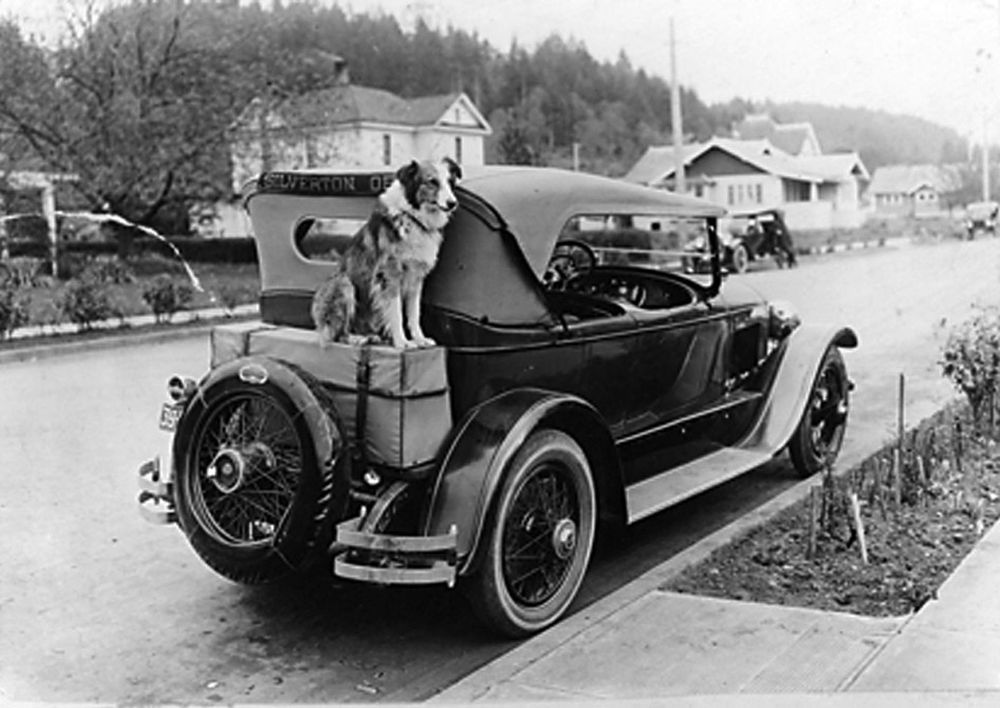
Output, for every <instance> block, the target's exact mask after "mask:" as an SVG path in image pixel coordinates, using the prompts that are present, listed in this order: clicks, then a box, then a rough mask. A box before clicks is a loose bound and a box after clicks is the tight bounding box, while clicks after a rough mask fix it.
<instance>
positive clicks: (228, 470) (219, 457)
mask: <svg viewBox="0 0 1000 708" xmlns="http://www.w3.org/2000/svg"><path fill="white" fill-rule="evenodd" d="M275 464H276V460H275V457H274V453H273V452H271V449H270V448H269V447H268V446H267V445H265V444H264V443H261V442H252V443H249V444H248V445H245V446H244V447H242V448H233V447H227V448H223V449H221V450H219V452H218V453H216V455H215V457H214V458H212V462H211V463H210V464H209V465H208V467H207V468H206V470H205V476H206V477H208V479H210V480H211V481H212V484H213V485H215V488H216V489H218V490H219V491H220V492H222V493H223V494H232V493H233V492H235V491H237V490H239V489H240V488H241V487H242V486H243V484H244V482H245V481H246V471H247V469H248V468H253V467H255V466H263V468H264V469H268V470H269V469H272V468H274V466H275Z"/></svg>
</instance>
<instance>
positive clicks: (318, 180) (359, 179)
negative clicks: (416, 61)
mask: <svg viewBox="0 0 1000 708" xmlns="http://www.w3.org/2000/svg"><path fill="white" fill-rule="evenodd" d="M394 178H395V176H394V175H393V173H391V172H384V173H380V172H366V173H355V174H322V173H311V172H264V173H263V174H261V175H260V177H258V178H257V189H258V190H259V191H261V192H271V193H278V194H296V195H302V196H312V195H315V196H325V197H376V196H378V195H379V194H381V193H382V192H384V191H385V190H386V189H387V188H388V187H389V185H390V184H392V180H393V179H394Z"/></svg>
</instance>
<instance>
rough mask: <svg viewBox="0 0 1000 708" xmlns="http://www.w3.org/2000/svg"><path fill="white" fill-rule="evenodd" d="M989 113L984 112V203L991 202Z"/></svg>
mask: <svg viewBox="0 0 1000 708" xmlns="http://www.w3.org/2000/svg"><path fill="white" fill-rule="evenodd" d="M988 126H989V111H988V110H984V111H983V201H984V202H988V201H989V200H990V141H989V130H988Z"/></svg>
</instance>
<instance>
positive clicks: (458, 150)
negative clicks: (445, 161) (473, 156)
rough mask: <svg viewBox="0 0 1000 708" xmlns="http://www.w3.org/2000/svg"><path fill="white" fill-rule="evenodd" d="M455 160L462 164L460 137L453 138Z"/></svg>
mask: <svg viewBox="0 0 1000 708" xmlns="http://www.w3.org/2000/svg"><path fill="white" fill-rule="evenodd" d="M455 162H457V163H458V164H460V165H461V164H462V138H461V136H459V137H457V138H455Z"/></svg>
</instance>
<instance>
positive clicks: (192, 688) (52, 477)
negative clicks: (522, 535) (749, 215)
mask: <svg viewBox="0 0 1000 708" xmlns="http://www.w3.org/2000/svg"><path fill="white" fill-rule="evenodd" d="M998 254H1000V240H982V241H976V242H973V243H963V244H959V243H947V244H941V245H936V246H926V247H912V248H906V249H900V250H888V249H887V250H879V251H873V252H868V253H849V254H844V255H843V256H837V257H832V258H827V259H824V260H821V261H820V260H813V261H808V260H807V261H806V262H805V264H804V265H803V266H802V267H801V268H799V269H796V270H792V271H777V270H768V271H765V272H756V273H750V274H747V275H745V276H741V278H743V279H744V280H745V282H747V283H750V284H752V285H753V286H755V287H758V288H759V289H760V290H762V291H763V292H765V293H767V294H768V295H769V296H771V297H781V298H786V299H788V300H791V301H794V302H795V303H796V304H797V305H798V307H799V310H800V311H801V312H802V314H803V316H804V318H805V319H808V320H820V319H824V320H834V321H843V322H848V323H851V324H852V325H854V326H855V327H856V329H857V330H858V332H859V335H860V338H861V341H862V347H861V348H860V349H859V350H857V351H855V352H849V353H848V354H847V360H848V366H849V368H850V370H851V375H852V377H853V378H854V379H855V381H856V382H857V383H858V389H857V391H856V396H855V399H854V400H855V407H854V411H853V412H852V421H851V426H850V433H849V436H848V440H847V447H846V448H845V451H844V458H845V459H847V460H850V459H851V458H852V456H854V457H856V456H857V455H858V454H859V452H858V451H859V450H861V449H863V448H864V447H865V446H870V445H871V444H873V442H880V441H882V440H884V439H887V438H888V437H889V435H890V432H891V430H892V426H893V421H894V406H895V390H896V376H897V374H898V373H899V372H903V373H905V374H906V376H907V381H908V383H907V389H908V391H909V394H910V396H909V402H908V408H907V417H908V419H910V420H913V421H915V420H917V419H918V418H919V417H921V416H923V415H926V414H928V413H930V412H931V411H933V410H934V409H935V408H936V407H938V406H939V405H940V404H941V403H942V402H943V401H945V400H947V399H948V398H949V397H950V396H951V395H952V394H951V391H950V389H949V387H948V385H947V384H946V383H945V382H944V381H942V380H941V379H940V377H939V376H938V374H937V371H936V368H935V365H934V362H935V361H936V358H937V355H938V351H939V350H940V345H941V341H942V340H941V332H942V330H941V329H940V327H939V325H940V323H941V322H942V320H947V321H954V320H956V319H959V318H961V317H963V316H964V315H965V314H966V313H967V311H968V307H969V304H970V303H971V302H972V301H974V300H976V299H986V300H988V299H992V300H993V301H996V300H998V299H1000V288H998V287H997V286H998V284H1000V256H998ZM206 361H207V351H206V342H205V341H204V339H201V338H197V339H185V340H183V341H178V342H172V343H167V344H159V345H152V346H141V347H130V348H126V349H121V350H116V351H103V352H94V353H88V354H77V355H74V356H73V357H72V358H55V359H49V360H45V361H42V362H38V363H34V364H8V365H4V366H2V367H0V391H2V392H3V399H2V401H0V475H2V477H0V480H2V484H3V490H2V494H0V700H3V699H7V700H25V701H33V700H38V701H59V702H67V701H102V702H128V703H145V702H156V703H174V702H176V703H188V702H196V703H207V702H254V703H268V702H281V703H291V702H323V703H331V702H374V701H386V700H389V701H402V700H417V699H420V698H423V697H426V696H428V695H431V694H433V693H434V692H435V691H436V690H439V689H440V688H442V687H444V686H446V685H448V684H449V683H450V682H452V681H454V680H456V679H458V678H460V677H461V676H463V675H464V674H466V673H468V672H469V671H472V670H474V669H475V668H476V667H478V666H479V665H481V664H483V663H485V662H487V661H489V660H490V659H491V658H493V657H495V656H497V655H498V654H499V653H502V652H503V651H505V650H507V649H508V648H510V647H511V646H513V645H512V644H510V643H507V642H497V641H496V640H493V639H491V638H489V637H488V636H485V635H484V634H483V633H482V632H481V631H480V630H479V628H478V627H477V625H476V624H475V623H474V622H473V621H472V619H471V617H470V615H469V612H468V610H467V608H466V607H465V605H464V603H463V602H462V600H461V597H460V596H459V595H458V594H457V593H453V592H449V591H446V590H443V589H419V590H413V589H405V590H404V589H385V590H375V589H372V588H368V587H358V586H353V585H350V584H338V583H336V582H334V581H333V580H331V579H329V578H326V577H316V578H313V579H312V582H308V583H302V584H300V585H298V586H296V587H280V588H270V589H247V588H242V587H239V586H235V585H232V584H230V583H228V582H226V581H224V580H222V579H220V578H218V577H217V576H215V575H214V574H213V573H212V572H211V571H209V570H208V569H207V568H206V567H205V566H204V565H202V563H201V562H200V561H199V560H198V559H197V558H196V557H195V556H194V554H193V553H192V552H191V551H190V549H189V548H188V547H187V545H186V542H185V540H184V539H183V537H182V536H181V535H180V533H179V532H178V531H177V530H176V529H174V528H159V527H153V526H149V525H147V524H145V523H144V522H142V521H141V520H140V519H139V518H138V515H137V514H136V512H135V509H134V497H135V486H134V485H135V482H134V468H135V466H136V465H137V463H138V462H139V461H141V460H142V459H145V458H146V457H148V456H149V455H150V454H151V453H152V452H154V451H156V450H157V449H160V448H161V447H162V446H163V444H164V443H165V442H166V437H165V436H164V435H163V434H161V433H159V432H158V431H157V430H156V427H155V414H156V411H157V409H158V406H159V403H160V402H161V400H162V391H163V382H164V381H165V379H166V377H167V376H168V375H169V374H171V373H174V372H183V373H190V374H198V373H201V372H202V371H203V369H204V367H205V364H206ZM794 481H795V480H794V479H793V478H792V477H791V475H790V473H789V472H788V469H787V465H786V463H785V462H784V461H783V460H781V459H779V460H777V461H776V462H775V463H773V464H771V465H769V466H766V467H764V468H762V469H761V470H759V471H758V472H755V473H754V474H752V475H748V476H747V477H745V478H743V479H740V480H737V481H736V482H734V483H731V484H730V485H727V486H726V487H723V488H721V489H719V490H716V491H713V492H711V493H709V494H708V495H704V496H703V497H700V498H699V499H697V500H696V502H695V503H692V504H688V505H685V506H683V507H680V508H678V509H676V510H673V511H672V512H670V513H668V514H665V515H662V516H661V517H658V518H654V519H651V520H648V521H647V522H643V523H642V524H640V525H638V526H636V527H635V528H633V529H631V530H630V532H629V534H628V536H627V538H626V539H624V540H622V541H617V542H614V543H612V544H609V546H608V547H606V548H604V549H602V551H601V552H600V553H599V554H598V556H597V558H596V560H595V563H594V564H593V566H592V569H591V573H590V575H589V576H588V580H587V582H586V584H585V586H584V590H583V593H582V596H581V602H580V603H579V606H581V607H583V606H585V605H586V604H587V603H588V602H589V601H592V600H593V599H595V598H597V597H599V596H602V595H604V594H607V593H608V592H610V591H612V590H614V589H616V588H617V587H619V586H620V585H621V584H623V583H625V582H627V581H628V580H629V579H630V578H633V577H636V576H637V575H639V574H641V573H642V572H644V571H645V570H647V569H648V568H650V567H652V566H653V565H655V564H656V563H658V562H660V561H661V560H664V559H666V558H668V557H669V556H671V555H673V554H674V553H676V552H678V551H679V550H681V549H683V548H684V547H686V546H687V545H689V544H691V543H693V542H694V541H696V540H697V539H699V538H701V537H703V536H704V535H707V534H708V533H711V531H713V530H715V529H716V528H719V527H721V526H723V525H725V524H726V523H728V522H729V521H731V520H732V519H733V518H735V517H737V516H739V515H740V514H742V513H745V512H746V511H747V510H749V509H751V508H753V507H755V506H757V505H759V504H760V503H762V502H763V501H764V500H766V499H767V498H770V497H771V496H774V495H775V494H777V493H779V492H780V491H781V490H783V489H784V488H786V487H787V486H789V484H791V483H792V482H794Z"/></svg>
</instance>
